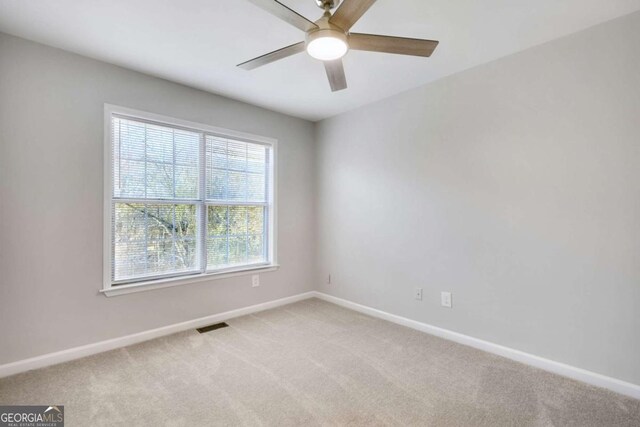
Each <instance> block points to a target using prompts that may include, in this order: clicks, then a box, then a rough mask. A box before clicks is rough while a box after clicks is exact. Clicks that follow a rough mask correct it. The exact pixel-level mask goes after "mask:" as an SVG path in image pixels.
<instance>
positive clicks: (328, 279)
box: [327, 274, 331, 285]
mask: <svg viewBox="0 0 640 427" xmlns="http://www.w3.org/2000/svg"><path fill="white" fill-rule="evenodd" d="M330 284H331V275H330V274H329V275H328V276H327V285H330Z"/></svg>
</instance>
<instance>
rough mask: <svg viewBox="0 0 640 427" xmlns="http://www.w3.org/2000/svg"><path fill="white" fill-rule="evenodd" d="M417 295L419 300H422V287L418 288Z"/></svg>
mask: <svg viewBox="0 0 640 427" xmlns="http://www.w3.org/2000/svg"><path fill="white" fill-rule="evenodd" d="M415 295H416V299H417V300H418V301H422V288H416V293H415Z"/></svg>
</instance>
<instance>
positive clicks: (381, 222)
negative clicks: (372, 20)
mask: <svg viewBox="0 0 640 427" xmlns="http://www.w3.org/2000/svg"><path fill="white" fill-rule="evenodd" d="M638 40H640V13H636V14H633V15H629V16H627V17H625V18H622V19H619V20H616V21H612V22H609V23H606V24H604V25H601V26H598V27H594V28H591V29H589V30H587V31H584V32H581V33H578V34H575V35H572V36H570V37H567V38H563V39H559V40H556V41H553V42H551V43H548V44H545V45H543V46H539V47H536V48H534V49H531V50H528V51H525V52H522V53H519V54H517V55H513V56H510V57H507V58H504V59H501V60H498V61H495V62H492V63H489V64H487V65H484V66H481V67H478V68H475V69H471V70H468V71H466V72H463V73H460V74H457V75H454V76H451V77H449V78H446V79H444V80H441V81H438V82H435V83H433V84H430V85H427V86H424V87H421V88H418V89H415V90H412V91H409V92H407V93H404V94H400V95H398V96H395V97H393V98H389V99H387V100H384V101H381V102H378V103H376V104H372V105H369V106H366V107H363V108H360V109H358V110H355V111H352V112H349V113H346V114H343V115H340V116H337V117H335V118H331V119H329V120H325V121H323V122H321V123H319V124H318V126H317V129H316V132H317V135H316V137H317V150H318V151H317V155H318V167H317V173H318V192H319V194H318V200H317V204H318V220H319V224H320V228H319V231H318V238H319V249H318V251H319V253H318V255H319V260H320V263H319V266H318V273H317V283H318V284H319V288H320V290H322V291H324V292H327V293H330V294H332V295H335V296H338V297H343V298H346V299H349V300H352V301H355V302H358V303H361V304H365V305H368V306H372V307H375V308H379V309H382V310H385V311H388V312H391V313H394V314H398V315H402V316H405V317H408V318H411V319H415V320H418V321H423V322H427V323H430V324H433V325H437V326H440V327H444V328H448V329H451V330H454V331H458V332H461V333H464V334H468V335H471V336H473V337H477V338H481V339H485V340H488V341H491V342H495V343H498V344H502V345H506V346H509V347H512V348H516V349H519V350H523V351H526V352H530V353H533V354H536V355H539V356H542V357H546V358H550V359H553V360H557V361H560V362H565V363H568V364H571V365H574V366H578V367H582V368H585V369H589V370H592V371H595V372H599V373H602V374H605V375H609V376H613V377H617V378H620V379H623V380H626V381H630V382H633V383H636V384H640V359H639V355H640V315H639V313H640V71H639V70H640V48H638ZM441 49H446V44H445V43H443V44H442V46H441ZM329 273H331V275H332V281H333V283H332V284H331V285H327V284H326V283H325V277H326V275H327V274H329ZM416 287H422V288H424V299H423V301H416V300H415V299H414V295H413V293H414V288H416ZM442 290H449V291H452V292H453V302H454V307H453V309H446V308H442V307H440V306H439V298H440V291H442Z"/></svg>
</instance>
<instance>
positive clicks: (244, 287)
mask: <svg viewBox="0 0 640 427" xmlns="http://www.w3.org/2000/svg"><path fill="white" fill-rule="evenodd" d="M0 76H1V77H0V224H1V225H2V230H1V231H0V243H1V244H0V343H1V344H0V364H1V363H7V362H11V361H15V360H20V359H24V358H28V357H31V356H37V355H40V354H44V353H48V352H52V351H56V350H62V349H67V348H70V347H74V346H79V345H83V344H88V343H92V342H97V341H101V340H105V339H109V338H114V337H119V336H122V335H126V334H131V333H135V332H139V331H144V330H147V329H152V328H157V327H160V326H164V325H170V324H173V323H176V322H181V321H186V320H191V319H194V318H198V317H201V316H207V315H211V314H215V313H218V312H223V311H227V310H230V309H234V308H238V307H244V306H248V305H252V304H257V303H260V302H264V301H269V300H273V299H277V298H281V297H286V296H289V295H294V294H298V293H301V292H305V291H309V290H311V289H312V286H313V279H312V272H313V263H314V259H315V256H314V253H313V250H311V249H310V246H311V245H312V242H313V241H314V235H315V233H314V223H315V218H314V210H313V203H314V200H313V194H314V181H313V178H314V173H313V168H314V163H313V124H312V123H310V122H306V121H303V120H300V119H295V118H291V117H287V116H284V115H281V114H277V113H273V112H270V111H267V110H264V109H261V108H257V107H253V106H250V105H247V104H243V103H240V102H236V101H232V100H229V99H226V98H222V97H219V96H215V95H211V94H208V93H205V92H201V91H197V90H193V89H189V88H187V87H184V86H181V85H178V84H174V83H170V82H167V81H164V80H161V79H157V78H153V77H149V76H146V75H143V74H139V73H135V72H133V71H129V70H125V69H122V68H119V67H116V66H112V65H108V64H105V63H102V62H98V61H94V60H91V59H87V58H83V57H81V56H78V55H74V54H70V53H66V52H63V51H60V50H57V49H53V48H50V47H45V46H42V45H38V44H34V43H31V42H28V41H25V40H22V39H18V38H14V37H11V36H8V35H2V34H0ZM104 103H111V104H116V105H122V106H126V107H130V108H136V109H140V110H144V111H150V112H153V113H158V114H164V115H168V116H172V117H177V118H180V119H185V120H191V121H195V122H200V123H206V124H211V125H215V126H220V127H225V128H230V129H235V130H240V131H246V132H251V133H255V134H260V135H265V136H269V137H275V138H277V139H278V140H279V145H278V149H279V151H278V155H279V159H278V160H279V164H278V166H279V170H278V173H279V181H278V202H279V206H278V216H279V217H278V220H279V230H278V255H279V262H280V264H281V265H282V267H281V268H280V270H279V271H277V272H272V273H265V274H262V277H261V286H260V287H259V288H252V287H251V284H250V282H251V278H250V276H243V277H236V278H233V279H227V280H213V281H210V282H201V283H195V284H190V285H185V286H179V287H173V288H167V289H160V290H153V291H149V292H141V293H136V294H130V295H124V296H117V297H112V298H107V297H105V296H103V295H102V294H99V293H98V291H99V289H101V286H102V201H103V198H102V180H103V175H102V164H103V163H102V162H103V104H104Z"/></svg>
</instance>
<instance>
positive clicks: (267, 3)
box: [249, 0, 318, 32]
mask: <svg viewBox="0 0 640 427" xmlns="http://www.w3.org/2000/svg"><path fill="white" fill-rule="evenodd" d="M249 1H250V2H251V3H253V4H255V5H256V6H258V7H259V8H261V9H264V10H266V11H267V12H269V13H270V14H272V15H275V16H277V17H278V18H280V19H282V20H283V21H286V22H288V23H289V24H291V25H293V26H294V27H296V28H299V29H301V30H302V31H304V32H307V31H310V30H313V29H314V28H318V26H317V25H316V24H314V23H313V22H311V21H309V20H308V19H307V18H305V17H304V16H302V15H300V14H299V13H297V12H296V11H294V10H291V9H289V8H288V7H287V6H285V5H283V4H282V3H280V2H279V1H277V0H249Z"/></svg>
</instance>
